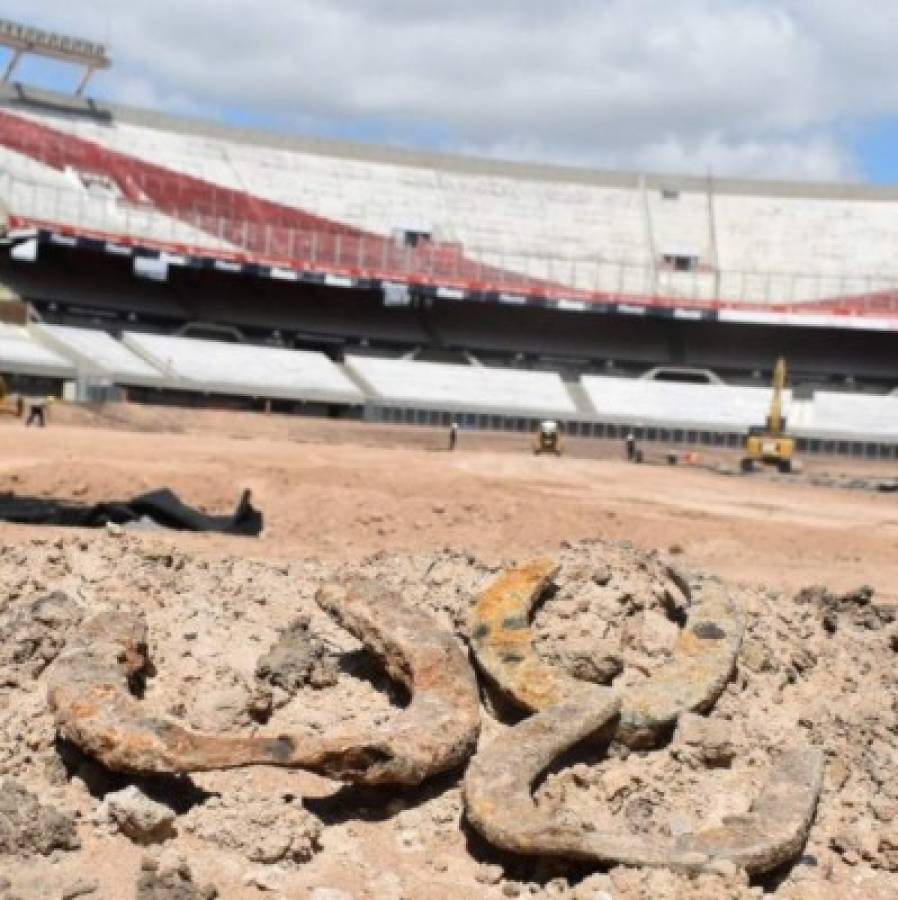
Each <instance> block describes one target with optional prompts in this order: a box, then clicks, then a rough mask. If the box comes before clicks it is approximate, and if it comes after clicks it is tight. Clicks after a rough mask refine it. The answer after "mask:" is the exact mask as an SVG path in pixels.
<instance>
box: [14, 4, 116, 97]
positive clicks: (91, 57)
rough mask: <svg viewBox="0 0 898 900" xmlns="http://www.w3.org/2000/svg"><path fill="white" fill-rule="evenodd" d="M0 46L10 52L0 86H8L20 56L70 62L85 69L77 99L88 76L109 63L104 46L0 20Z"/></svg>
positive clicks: (85, 85) (77, 91)
mask: <svg viewBox="0 0 898 900" xmlns="http://www.w3.org/2000/svg"><path fill="white" fill-rule="evenodd" d="M0 47H8V48H9V49H10V50H12V57H11V58H10V60H9V65H7V67H6V71H5V72H4V74H3V83H4V84H8V83H9V81H10V79H11V78H12V76H13V73H14V72H15V70H16V66H18V64H19V62H20V61H21V59H22V57H23V56H25V55H26V54H28V53H31V54H33V55H34V56H43V57H45V58H47V59H56V60H59V61H60V62H65V63H71V64H72V65H75V66H82V67H83V68H84V75H83V76H82V78H81V81H80V83H79V84H78V88H77V90H76V91H75V96H77V97H80V96H81V95H82V94H83V93H84V89H85V88H86V87H87V83H88V81H90V79H91V76H92V75H93V74H94V72H96V71H97V70H98V69H108V68H109V67H110V66H111V65H112V60H111V59H110V58H109V56H108V54H107V53H106V47H105V46H104V45H103V44H97V43H94V42H93V41H85V40H83V39H82V38H76V37H69V36H67V35H64V34H57V33H56V32H53V31H43V30H42V29H40V28H32V27H31V26H29V25H20V24H19V23H18V22H10V21H9V20H8V19H0Z"/></svg>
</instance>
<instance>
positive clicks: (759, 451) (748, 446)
mask: <svg viewBox="0 0 898 900" xmlns="http://www.w3.org/2000/svg"><path fill="white" fill-rule="evenodd" d="M785 388H786V361H785V360H784V359H783V358H782V357H780V358H779V359H778V360H777V361H776V366H775V368H774V370H773V396H772V397H771V398H770V411H769V412H768V413H767V422H766V424H765V425H764V427H763V428H761V427H758V428H752V429H751V430H750V431H749V432H748V435H747V437H746V438H745V456H743V457H742V471H743V472H752V471H754V470H755V469H756V468H757V467H758V466H759V465H767V466H776V467H777V469H778V470H779V471H780V472H792V471H796V470H797V469H798V461H797V460H796V459H795V458H794V454H795V440H794V439H793V438H791V437H789V435H788V434H786V420H785V418H784V417H783V391H784V390H785Z"/></svg>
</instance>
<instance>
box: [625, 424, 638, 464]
mask: <svg viewBox="0 0 898 900" xmlns="http://www.w3.org/2000/svg"><path fill="white" fill-rule="evenodd" d="M626 445H627V462H636V435H635V434H633V432H632V431H628V432H627V438H626Z"/></svg>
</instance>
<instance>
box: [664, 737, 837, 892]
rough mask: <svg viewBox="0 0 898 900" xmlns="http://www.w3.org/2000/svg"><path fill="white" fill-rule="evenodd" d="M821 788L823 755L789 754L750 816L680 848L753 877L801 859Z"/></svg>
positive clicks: (804, 749) (813, 751) (690, 838)
mask: <svg viewBox="0 0 898 900" xmlns="http://www.w3.org/2000/svg"><path fill="white" fill-rule="evenodd" d="M822 786H823V753H822V751H821V750H819V749H818V748H816V747H809V746H801V747H795V748H793V749H790V750H788V751H786V752H785V753H783V754H782V755H781V756H780V757H779V759H778V760H777V761H776V763H775V765H774V769H773V773H772V775H771V777H770V778H769V779H768V781H767V783H766V784H765V785H764V788H763V790H762V791H761V794H760V796H759V797H758V799H757V800H756V801H755V803H754V805H753V806H752V809H751V811H750V812H748V813H747V814H746V815H744V816H728V817H727V818H725V819H724V820H723V824H722V825H721V826H720V827H719V828H708V829H705V830H704V831H699V832H696V833H695V834H690V835H683V836H682V837H681V838H679V840H678V842H677V848H678V850H680V851H684V852H690V853H704V854H707V855H708V856H710V857H712V858H714V859H721V858H722V859H727V860H729V861H730V862H733V863H735V864H736V865H738V866H741V867H742V868H744V869H745V870H746V871H747V872H748V873H749V874H752V875H754V874H758V873H761V872H769V871H770V870H771V869H775V868H777V867H778V866H781V865H783V863H786V862H789V860H791V859H794V858H795V857H796V856H798V854H799V853H801V851H802V849H803V848H804V845H805V843H806V841H807V839H808V832H809V831H810V830H811V823H812V822H813V821H814V813H815V812H816V809H817V801H818V800H819V798H820V791H821V788H822Z"/></svg>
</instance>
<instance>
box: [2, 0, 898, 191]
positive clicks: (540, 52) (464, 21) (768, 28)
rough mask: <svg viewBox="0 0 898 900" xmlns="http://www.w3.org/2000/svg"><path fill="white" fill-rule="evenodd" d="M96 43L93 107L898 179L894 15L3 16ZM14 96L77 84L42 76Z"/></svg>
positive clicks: (414, 1) (471, 147)
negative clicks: (101, 49) (114, 105)
mask: <svg viewBox="0 0 898 900" xmlns="http://www.w3.org/2000/svg"><path fill="white" fill-rule="evenodd" d="M2 14H3V15H5V16H8V17H9V18H13V19H15V20H17V21H24V22H27V23H29V24H36V25H39V26H42V27H49V28H53V29H55V30H58V31H62V32H65V33H72V34H76V35H78V36H82V37H87V38H91V39H94V40H100V41H104V40H106V41H108V42H109V44H110V49H111V52H112V54H113V57H114V59H115V67H114V69H113V70H112V71H111V72H109V73H99V74H98V75H97V76H96V80H95V82H94V83H93V85H92V90H91V93H94V94H96V95H97V96H100V97H105V98H108V99H112V100H117V101H120V102H126V103H132V104H136V105H141V106H150V107H155V108H160V109H164V110H167V111H169V112H174V113H182V114H186V115H194V116H202V117H206V118H213V119H220V120H224V121H228V122H232V123H235V124H241V125H254V126H260V127H264V128H271V129H275V130H278V131H287V132H297V133H302V134H310V135H322V136H339V137H348V138H355V139H360V140H366V141H373V142H380V143H390V144H401V145H408V146H418V147H427V148H436V149H442V150H447V151H450V152H465V153H474V154H479V155H487V156H495V157H504V158H515V159H531V160H539V161H549V162H561V163H572V164H580V165H593V166H599V167H614V168H625V169H637V170H642V171H686V172H696V173H702V174H704V173H707V172H708V170H709V169H710V170H711V171H713V172H714V173H715V174H717V175H721V176H722V175H745V176H759V177H775V178H810V179H826V180H829V179H846V180H859V181H870V182H874V183H898V152H896V148H898V67H896V66H894V64H893V58H894V49H893V48H894V47H895V46H898V3H890V2H882V0H853V2H847V0H813V2H809V0H677V3H675V4H674V3H670V2H669V0H555V2H553V3H551V4H550V3H546V2H545V0H491V2H490V3H488V4H484V3H482V2H481V0H454V2H453V3H452V4H446V3H445V2H442V0H268V2H266V3H265V4H263V5H260V4H258V2H257V0H129V2H128V3H127V4H123V3H121V2H120V0H80V2H79V3H78V4H71V3H70V2H69V0H66V2H62V0H43V2H41V3H40V4H39V5H38V4H35V3H34V0H7V2H6V3H5V4H4V10H3V12H2ZM19 77H20V78H21V79H22V80H27V81H30V82H35V83H39V84H43V85H46V86H50V87H56V88H61V89H67V88H71V87H72V86H73V85H74V84H75V83H76V82H77V77H78V76H77V73H75V72H71V71H69V70H67V69H65V67H62V66H59V65H57V64H53V63H48V62H42V61H37V60H34V61H29V62H28V63H27V64H26V65H23V66H22V68H21V69H20V74H19Z"/></svg>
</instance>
